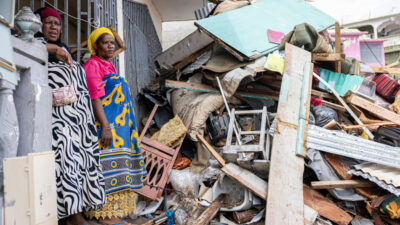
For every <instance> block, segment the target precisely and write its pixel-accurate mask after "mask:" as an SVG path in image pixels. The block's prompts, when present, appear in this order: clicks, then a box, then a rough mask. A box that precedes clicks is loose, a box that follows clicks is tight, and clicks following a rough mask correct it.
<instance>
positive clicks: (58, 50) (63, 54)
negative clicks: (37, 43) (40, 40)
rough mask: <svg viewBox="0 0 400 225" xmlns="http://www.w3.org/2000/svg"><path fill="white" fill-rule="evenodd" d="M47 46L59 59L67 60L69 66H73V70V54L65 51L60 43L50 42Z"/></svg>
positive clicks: (50, 52) (49, 51) (48, 50)
mask: <svg viewBox="0 0 400 225" xmlns="http://www.w3.org/2000/svg"><path fill="white" fill-rule="evenodd" d="M46 48H47V52H48V53H49V54H52V55H55V56H56V57H57V59H58V60H60V61H63V62H65V63H66V64H67V65H68V66H69V68H71V70H72V68H73V67H72V58H71V55H70V54H69V53H68V52H67V51H65V50H64V49H62V48H61V47H59V46H58V45H55V44H49V43H47V44H46Z"/></svg>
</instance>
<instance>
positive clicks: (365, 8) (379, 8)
mask: <svg viewBox="0 0 400 225" xmlns="http://www.w3.org/2000/svg"><path fill="white" fill-rule="evenodd" d="M399 3H400V0H313V2H311V4H312V5H314V6H315V7H317V8H319V9H321V10H322V11H324V12H325V13H327V14H329V15H330V16H332V17H334V18H335V19H337V20H338V21H339V23H341V24H346V23H351V22H355V21H360V20H365V19H369V18H374V17H380V16H385V15H391V14H395V13H400V4H399Z"/></svg>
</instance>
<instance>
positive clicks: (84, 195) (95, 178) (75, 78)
mask: <svg viewBox="0 0 400 225" xmlns="http://www.w3.org/2000/svg"><path fill="white" fill-rule="evenodd" d="M48 69H49V70H48V71H49V72H48V73H49V76H48V77H49V86H50V87H51V88H60V87H65V86H67V85H69V84H71V82H72V83H73V87H74V90H75V93H76V95H77V98H78V100H77V101H76V102H74V103H72V104H70V105H65V106H58V107H53V113H52V114H53V118H52V125H53V127H52V135H53V141H52V148H53V150H54V151H55V155H56V176H57V178H56V181H57V205H58V217H59V218H60V219H61V218H65V217H67V216H69V215H72V214H76V213H79V212H82V211H87V210H93V209H99V208H101V207H102V204H104V203H105V201H106V196H105V190H104V178H103V176H102V173H101V169H100V166H99V160H100V158H99V147H98V138H97V131H96V127H95V124H94V117H93V110H92V104H91V100H90V96H89V93H88V89H87V85H86V75H85V71H84V70H83V68H82V66H81V65H79V64H78V63H76V62H74V65H73V70H72V71H71V69H70V68H69V67H68V66H67V65H66V64H65V63H63V62H57V63H54V62H49V63H48Z"/></svg>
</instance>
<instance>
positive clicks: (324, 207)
mask: <svg viewBox="0 0 400 225" xmlns="http://www.w3.org/2000/svg"><path fill="white" fill-rule="evenodd" d="M303 190H304V204H305V205H307V206H309V207H311V208H313V209H314V210H316V211H317V212H318V214H319V215H320V216H323V217H325V218H327V219H329V220H331V221H333V222H335V223H336V224H339V225H347V224H349V223H350V221H351V220H352V219H353V217H352V216H351V215H350V214H348V213H347V212H345V211H344V210H342V209H341V208H339V207H338V206H337V205H336V204H335V203H334V202H332V201H331V200H329V199H327V198H326V197H324V196H323V195H322V194H320V193H318V192H317V191H315V190H312V189H311V188H310V187H308V186H306V185H304V188H303Z"/></svg>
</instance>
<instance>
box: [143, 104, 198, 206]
mask: <svg viewBox="0 0 400 225" xmlns="http://www.w3.org/2000/svg"><path fill="white" fill-rule="evenodd" d="M157 109H158V105H154V108H153V110H152V111H151V113H150V116H149V119H148V120H147V122H146V125H145V127H144V128H143V131H142V133H141V134H140V138H139V142H140V148H141V150H142V154H143V157H144V159H145V167H146V169H147V170H148V171H147V173H148V174H147V176H146V178H144V180H143V183H144V186H143V187H142V188H141V189H137V190H135V192H136V193H138V194H140V195H143V196H145V197H147V198H149V199H152V200H156V201H159V200H160V198H161V195H162V192H163V191H164V187H165V185H166V184H167V181H168V176H169V174H170V172H171V169H172V167H173V165H174V162H175V160H176V157H177V156H178V153H179V150H180V148H181V146H182V143H183V140H184V139H185V136H186V134H185V135H183V136H182V137H181V138H180V139H179V144H178V147H176V148H170V147H168V146H166V145H164V144H161V143H160V142H158V141H155V140H152V139H150V138H148V137H145V134H146V132H147V130H148V128H149V127H150V122H151V121H152V120H153V117H154V115H155V113H156V111H157ZM189 126H190V122H188V123H187V124H186V129H188V128H189Z"/></svg>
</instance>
